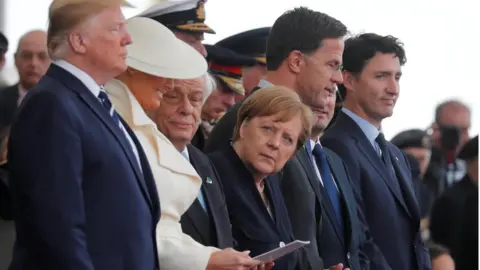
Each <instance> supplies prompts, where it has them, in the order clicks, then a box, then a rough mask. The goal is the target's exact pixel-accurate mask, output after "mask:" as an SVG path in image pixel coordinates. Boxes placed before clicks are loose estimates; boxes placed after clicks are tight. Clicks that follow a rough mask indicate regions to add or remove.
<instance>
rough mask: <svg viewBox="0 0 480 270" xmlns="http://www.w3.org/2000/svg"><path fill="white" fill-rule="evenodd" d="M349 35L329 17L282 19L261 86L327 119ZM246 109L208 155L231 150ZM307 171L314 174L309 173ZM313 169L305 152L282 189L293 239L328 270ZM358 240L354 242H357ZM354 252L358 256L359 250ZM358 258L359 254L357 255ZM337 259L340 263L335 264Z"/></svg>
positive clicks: (223, 129) (301, 12) (305, 13)
mask: <svg viewBox="0 0 480 270" xmlns="http://www.w3.org/2000/svg"><path fill="white" fill-rule="evenodd" d="M292 22H298V23H292ZM306 26H309V27H306ZM346 32H347V29H346V27H345V26H344V25H343V24H342V23H341V22H339V21H338V20H336V19H334V18H332V17H330V16H328V15H326V14H323V13H320V12H315V11H312V10H309V9H307V8H296V9H294V10H290V11H287V12H286V13H285V14H283V15H282V16H280V17H279V18H278V19H277V21H276V22H275V23H274V25H273V27H272V29H271V30H270V34H269V37H268V41H267V69H268V70H269V71H268V72H267V76H266V78H265V80H262V81H261V82H260V86H262V87H263V86H267V85H272V84H274V85H283V86H287V87H289V88H291V89H292V90H293V91H296V92H297V93H298V94H299V95H300V97H301V98H302V100H303V102H305V104H306V105H308V106H309V107H310V108H311V109H312V110H313V111H314V112H315V114H316V116H317V117H319V118H322V119H325V113H324V112H325V109H324V107H325V100H326V99H328V98H330V99H331V96H332V95H335V85H336V84H339V83H341V82H342V76H341V71H340V69H339V68H340V66H341V62H342V53H343V36H344V35H345V34H346ZM306 44H308V45H306ZM307 47H308V49H307ZM258 89H259V88H257V89H256V90H254V91H257V90H258ZM260 91H261V90H260ZM241 104H242V102H239V103H237V104H236V105H235V106H234V107H232V109H231V110H230V111H229V112H228V113H227V114H226V115H224V116H223V117H222V118H221V119H220V121H219V122H218V123H217V124H216V125H215V127H214V129H213V131H212V133H211V137H210V138H209V140H208V142H207V146H209V147H207V149H206V151H207V152H213V151H215V150H216V149H222V148H223V149H225V148H226V147H228V144H229V141H230V138H231V136H232V134H233V128H234V126H235V123H236V116H237V112H238V109H239V107H240V106H241ZM214 134H215V135H214ZM340 164H341V163H340ZM305 166H306V167H307V168H308V169H309V170H308V171H307V170H306V169H305ZM340 167H342V165H340ZM312 170H313V167H312V165H311V163H310V160H309V157H308V155H307V153H306V151H305V149H303V148H302V150H300V151H299V152H298V153H297V154H296V155H295V157H294V158H293V159H291V160H290V161H289V162H287V164H286V165H285V167H284V169H283V171H282V174H283V176H282V179H281V183H280V185H281V188H282V192H283V196H284V199H285V203H286V206H287V210H288V214H289V216H290V221H291V223H292V229H293V232H294V236H295V237H296V238H297V239H300V240H309V241H310V242H311V243H310V245H308V246H307V247H306V253H307V259H308V262H307V263H308V265H309V268H310V269H323V266H324V264H323V262H322V258H321V257H322V254H321V252H320V249H324V250H325V248H326V246H327V245H328V244H325V245H323V243H322V238H321V231H322V225H323V223H324V221H323V219H326V218H328V217H327V216H326V214H325V212H326V211H324V209H322V208H323V205H322V203H321V201H322V200H321V197H322V195H321V193H320V190H319V184H318V179H317V176H316V175H314V174H313V176H312V174H309V172H310V173H311V171H312ZM309 175H311V177H309ZM343 175H344V172H343ZM339 177H340V176H339ZM315 180H316V181H315ZM350 206H352V205H350ZM330 232H331V233H335V235H334V236H333V235H332V236H333V237H337V235H336V233H337V232H338V231H337V230H336V229H334V228H332V227H331V230H330ZM342 235H343V234H342ZM354 238H356V236H355V237H354ZM336 241H337V239H334V240H333V242H335V244H337V243H338V242H336ZM338 241H340V240H338ZM356 241H357V240H356V239H355V241H354V242H356ZM322 245H323V246H322ZM353 245H354V246H355V244H353ZM347 246H348V245H345V246H341V247H340V249H344V251H345V252H341V255H340V256H338V257H333V256H330V255H327V256H329V258H328V265H327V264H325V266H328V267H330V266H332V265H333V264H336V263H340V262H345V264H347V265H349V264H350V262H348V263H347V257H351V254H350V255H348V256H347V252H348V251H347V249H348V250H349V248H347ZM337 248H338V246H337ZM337 250H338V249H337ZM355 250H356V251H357V247H355ZM335 252H336V251H335ZM356 254H358V252H355V254H354V255H356ZM337 259H338V261H337V262H333V263H332V261H334V260H337ZM354 260H355V261H357V262H358V259H356V258H354ZM340 267H341V266H340ZM307 269H308V268H307Z"/></svg>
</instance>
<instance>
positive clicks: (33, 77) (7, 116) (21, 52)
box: [0, 30, 51, 130]
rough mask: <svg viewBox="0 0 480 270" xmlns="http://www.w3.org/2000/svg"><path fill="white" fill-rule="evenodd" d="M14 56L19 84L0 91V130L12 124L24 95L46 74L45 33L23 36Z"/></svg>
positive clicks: (48, 57)
mask: <svg viewBox="0 0 480 270" xmlns="http://www.w3.org/2000/svg"><path fill="white" fill-rule="evenodd" d="M14 56H15V67H16V68H17V71H18V76H19V82H18V83H17V84H15V85H12V86H10V87H7V88H6V89H4V90H1V91H0V130H1V129H3V128H4V127H6V126H9V125H11V124H12V121H13V119H14V116H15V113H16V111H17V108H18V106H19V105H20V103H21V102H22V100H23V98H24V97H25V95H26V94H27V93H28V91H29V90H30V89H31V88H32V87H33V86H35V85H36V84H37V83H38V81H40V78H42V76H43V75H44V74H45V72H47V69H48V66H49V65H50V63H51V60H50V56H49V55H48V50H47V33H46V32H45V31H42V30H33V31H30V32H28V33H26V34H24V35H23V36H22V37H21V38H20V40H19V41H18V47H17V51H16V52H15V55H14Z"/></svg>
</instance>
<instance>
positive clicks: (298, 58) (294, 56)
mask: <svg viewBox="0 0 480 270" xmlns="http://www.w3.org/2000/svg"><path fill="white" fill-rule="evenodd" d="M286 61H287V65H288V68H289V69H290V71H292V72H293V73H296V74H297V73H300V70H301V69H302V67H303V66H305V64H306V63H305V56H304V54H303V53H301V52H300V51H297V50H295V51H292V52H290V53H289V54H288V56H287V59H286Z"/></svg>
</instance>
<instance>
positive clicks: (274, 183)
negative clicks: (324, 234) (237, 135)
mask: <svg viewBox="0 0 480 270" xmlns="http://www.w3.org/2000/svg"><path fill="white" fill-rule="evenodd" d="M210 158H211V160H212V162H213V164H214V165H215V167H216V168H217V170H218V174H219V176H220V179H221V181H222V183H223V187H224V189H225V197H226V199H227V206H228V210H229V214H230V220H231V222H232V233H233V237H234V239H235V241H236V246H235V248H236V249H237V250H250V251H251V253H250V256H252V257H254V256H257V255H260V254H262V253H264V252H267V251H270V250H272V249H275V248H278V247H279V246H282V245H283V244H287V243H290V242H291V241H293V240H294V239H293V235H292V229H291V227H290V222H289V218H288V213H287V210H286V209H285V203H284V201H283V197H282V193H281V191H280V187H279V186H278V178H277V177H276V176H273V177H269V178H267V179H266V180H265V190H266V193H267V196H268V198H269V202H270V208H271V213H272V216H270V215H269V213H268V211H267V208H266V207H265V205H264V203H263V201H262V198H261V197H260V194H259V192H258V190H257V188H256V186H255V182H254V180H253V178H252V175H251V174H250V172H249V171H248V170H247V169H246V168H245V165H244V164H243V162H242V161H241V160H240V158H239V157H238V155H237V154H236V153H235V151H234V150H233V148H232V147H231V146H229V147H228V148H226V149H224V150H221V151H218V152H215V153H212V154H210ZM296 267H297V252H293V253H290V254H289V255H285V256H284V257H282V258H279V259H278V260H276V261H275V266H274V269H278V270H280V269H281V270H293V269H295V268H296Z"/></svg>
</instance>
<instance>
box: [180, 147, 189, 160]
mask: <svg viewBox="0 0 480 270" xmlns="http://www.w3.org/2000/svg"><path fill="white" fill-rule="evenodd" d="M180 154H182V156H184V157H185V158H186V159H187V160H188V161H190V155H189V154H188V149H187V147H185V149H183V151H181V152H180Z"/></svg>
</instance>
